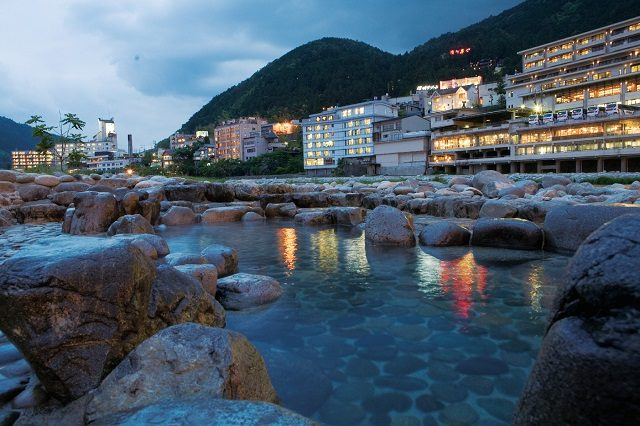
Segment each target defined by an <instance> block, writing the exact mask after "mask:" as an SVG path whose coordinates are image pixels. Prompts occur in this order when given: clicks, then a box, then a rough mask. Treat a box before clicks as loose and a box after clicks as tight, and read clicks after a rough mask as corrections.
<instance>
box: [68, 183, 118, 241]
mask: <svg viewBox="0 0 640 426" xmlns="http://www.w3.org/2000/svg"><path fill="white" fill-rule="evenodd" d="M73 204H74V206H75V210H74V212H73V217H72V218H71V224H70V227H69V233H71V234H98V233H101V232H106V231H107V229H108V228H109V226H110V225H111V224H112V223H113V222H114V221H115V220H116V219H118V216H119V215H120V212H119V209H118V202H117V200H116V197H114V196H113V194H109V193H106V192H92V191H87V192H78V193H77V194H76V196H75V197H74V198H73Z"/></svg>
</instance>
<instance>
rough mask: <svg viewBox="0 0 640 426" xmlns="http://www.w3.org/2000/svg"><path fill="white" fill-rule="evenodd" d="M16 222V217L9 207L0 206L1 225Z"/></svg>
mask: <svg viewBox="0 0 640 426" xmlns="http://www.w3.org/2000/svg"><path fill="white" fill-rule="evenodd" d="M15 223H16V219H15V218H14V217H13V215H12V214H11V212H10V211H9V210H7V209H3V208H0V227H3V226H11V225H14V224H15Z"/></svg>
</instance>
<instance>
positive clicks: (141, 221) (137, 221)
mask: <svg viewBox="0 0 640 426" xmlns="http://www.w3.org/2000/svg"><path fill="white" fill-rule="evenodd" d="M115 234H155V231H154V230H153V226H151V224H150V223H149V221H148V220H147V219H145V218H144V217H143V216H141V215H139V214H133V215H131V214H128V215H124V216H122V217H120V218H119V219H118V220H116V221H115V222H113V223H112V224H111V226H109V229H107V235H109V236H111V235H115Z"/></svg>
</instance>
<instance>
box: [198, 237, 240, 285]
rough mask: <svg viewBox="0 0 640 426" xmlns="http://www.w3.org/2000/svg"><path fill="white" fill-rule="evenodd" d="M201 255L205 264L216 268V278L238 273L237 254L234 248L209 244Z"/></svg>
mask: <svg viewBox="0 0 640 426" xmlns="http://www.w3.org/2000/svg"><path fill="white" fill-rule="evenodd" d="M201 254H202V257H203V258H205V259H206V261H207V263H210V264H212V265H215V266H216V268H218V278H220V277H225V276H227V275H231V274H235V273H236V272H238V252H237V251H236V249H234V248H231V247H227V246H223V245H221V244H211V245H209V246H207V247H205V248H204V249H203V250H202V252H201Z"/></svg>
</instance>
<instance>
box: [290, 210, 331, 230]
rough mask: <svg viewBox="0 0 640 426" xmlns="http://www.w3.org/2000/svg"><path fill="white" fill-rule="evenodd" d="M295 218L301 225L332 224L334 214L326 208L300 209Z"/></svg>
mask: <svg viewBox="0 0 640 426" xmlns="http://www.w3.org/2000/svg"><path fill="white" fill-rule="evenodd" d="M294 220H295V221H296V223H299V224H300V225H311V226H316V225H330V224H332V223H333V216H332V215H331V213H330V212H329V211H328V210H326V209H322V210H309V211H299V212H298V213H297V214H296V216H295V217H294Z"/></svg>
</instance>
